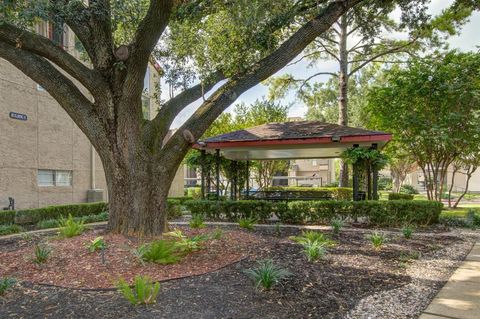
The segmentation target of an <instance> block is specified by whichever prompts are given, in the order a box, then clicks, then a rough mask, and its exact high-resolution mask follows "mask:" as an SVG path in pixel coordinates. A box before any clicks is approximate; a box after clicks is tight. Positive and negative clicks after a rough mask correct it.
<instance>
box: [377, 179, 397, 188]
mask: <svg viewBox="0 0 480 319" xmlns="http://www.w3.org/2000/svg"><path fill="white" fill-rule="evenodd" d="M392 187H393V186H392V179H391V178H388V177H380V178H379V179H378V190H379V191H389V190H391V189H392Z"/></svg>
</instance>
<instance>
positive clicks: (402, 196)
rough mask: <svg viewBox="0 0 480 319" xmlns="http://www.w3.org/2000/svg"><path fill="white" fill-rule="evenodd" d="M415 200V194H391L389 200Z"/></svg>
mask: <svg viewBox="0 0 480 319" xmlns="http://www.w3.org/2000/svg"><path fill="white" fill-rule="evenodd" d="M399 199H401V200H413V194H403V193H389V194H388V200H399Z"/></svg>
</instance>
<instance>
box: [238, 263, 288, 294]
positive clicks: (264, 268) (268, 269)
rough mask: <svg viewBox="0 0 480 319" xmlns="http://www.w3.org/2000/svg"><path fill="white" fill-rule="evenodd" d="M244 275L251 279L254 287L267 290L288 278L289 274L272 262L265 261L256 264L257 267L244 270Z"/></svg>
mask: <svg viewBox="0 0 480 319" xmlns="http://www.w3.org/2000/svg"><path fill="white" fill-rule="evenodd" d="M245 273H246V274H247V275H248V276H249V277H250V278H252V280H253V282H254V283H255V287H257V288H263V289H264V290H269V289H270V288H272V287H273V286H274V285H276V284H278V283H279V282H280V281H281V280H283V279H285V278H287V277H288V276H290V272H289V271H288V270H286V269H284V268H282V267H280V266H278V265H276V264H274V262H273V260H271V259H265V260H260V261H258V262H257V266H256V267H254V268H251V269H247V270H245Z"/></svg>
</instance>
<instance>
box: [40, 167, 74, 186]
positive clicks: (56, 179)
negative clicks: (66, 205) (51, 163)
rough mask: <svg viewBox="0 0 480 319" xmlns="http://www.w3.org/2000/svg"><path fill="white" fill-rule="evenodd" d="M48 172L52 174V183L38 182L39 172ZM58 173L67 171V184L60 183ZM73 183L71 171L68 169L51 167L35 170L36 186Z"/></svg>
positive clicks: (70, 184)
mask: <svg viewBox="0 0 480 319" xmlns="http://www.w3.org/2000/svg"><path fill="white" fill-rule="evenodd" d="M41 172H42V173H47V172H48V173H50V174H52V183H51V184H40V180H39V176H40V173H41ZM60 173H68V174H69V176H68V180H67V182H68V184H67V183H60V182H59V177H57V175H60ZM72 185H73V172H72V171H69V170H53V169H38V170H37V186H38V187H71V186H72Z"/></svg>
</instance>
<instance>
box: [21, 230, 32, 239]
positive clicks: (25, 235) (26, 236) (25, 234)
mask: <svg viewBox="0 0 480 319" xmlns="http://www.w3.org/2000/svg"><path fill="white" fill-rule="evenodd" d="M20 236H21V237H22V239H23V240H25V241H31V240H32V239H33V236H32V234H30V233H28V232H24V233H21V234H20Z"/></svg>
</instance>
